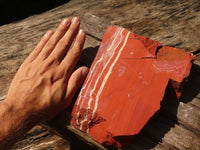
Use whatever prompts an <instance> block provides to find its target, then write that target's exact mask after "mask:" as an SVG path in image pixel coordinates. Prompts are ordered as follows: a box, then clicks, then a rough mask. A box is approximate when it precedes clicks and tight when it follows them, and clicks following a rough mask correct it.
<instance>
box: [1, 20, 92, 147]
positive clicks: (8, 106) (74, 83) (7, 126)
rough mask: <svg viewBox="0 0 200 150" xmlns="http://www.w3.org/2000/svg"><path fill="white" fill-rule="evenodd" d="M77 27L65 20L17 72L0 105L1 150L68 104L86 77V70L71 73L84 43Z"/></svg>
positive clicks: (76, 23)
mask: <svg viewBox="0 0 200 150" xmlns="http://www.w3.org/2000/svg"><path fill="white" fill-rule="evenodd" d="M79 25H80V20H79V19H78V18H73V19H72V21H70V20H69V19H64V20H63V21H62V23H61V24H60V25H59V27H58V29H57V30H56V32H55V33H54V32H53V31H48V32H47V33H46V34H45V35H44V37H43V38H42V40H41V41H40V42H39V44H38V45H37V46H36V48H35V49H34V50H33V51H32V53H31V54H30V55H29V56H28V58H27V59H26V60H25V61H24V63H23V64H22V65H21V67H20V68H19V70H18V72H17V73H16V75H15V77H14V79H13V81H12V83H11V86H10V89H9V91H8V94H7V98H6V99H5V100H4V101H3V102H2V104H1V105H0V122H1V123H0V150H1V149H2V150H5V149H9V148H10V146H11V145H13V144H14V143H15V142H16V141H17V140H18V139H19V138H20V137H22V136H23V135H24V134H25V133H26V132H27V131H28V130H29V129H31V128H32V127H33V126H34V125H36V124H37V123H39V122H41V121H45V120H49V119H51V118H53V117H54V116H55V115H56V114H57V113H59V112H60V111H62V110H64V109H65V108H66V107H67V106H69V104H70V103H71V100H72V97H73V96H74V94H75V92H76V90H77V89H78V87H79V86H80V85H81V84H82V82H83V80H84V78H85V76H86V75H87V73H88V68H87V67H81V68H79V69H77V70H76V71H75V72H73V73H72V71H73V68H74V66H75V65H76V63H77V61H78V59H79V57H80V55H81V51H82V48H83V44H84V41H85V32H84V31H83V30H79ZM74 39H75V42H74V44H73V46H72V48H71V49H70V50H69V48H70V46H71V44H72V42H73V40H74ZM66 53H67V55H66Z"/></svg>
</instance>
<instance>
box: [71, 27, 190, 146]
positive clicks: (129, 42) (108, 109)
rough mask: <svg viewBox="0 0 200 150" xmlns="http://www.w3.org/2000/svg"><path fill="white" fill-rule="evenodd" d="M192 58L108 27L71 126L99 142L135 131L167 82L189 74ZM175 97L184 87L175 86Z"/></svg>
mask: <svg viewBox="0 0 200 150" xmlns="http://www.w3.org/2000/svg"><path fill="white" fill-rule="evenodd" d="M192 60H193V56H191V55H190V53H188V52H185V51H183V50H180V49H176V48H172V47H165V46H161V44H160V43H159V42H157V41H153V40H151V39H148V38H146V37H141V36H139V35H135V34H132V33H130V32H129V31H128V30H126V29H123V28H119V27H113V26H109V27H108V29H107V31H106V33H105V35H104V38H103V41H102V43H101V45H100V48H99V50H98V53H97V56H96V58H95V60H94V62H93V64H92V66H91V69H90V72H89V74H88V76H87V78H86V80H85V82H84V85H83V87H82V89H81V92H80V94H79V96H78V99H77V100H76V103H75V105H74V108H73V111H72V120H71V124H72V125H73V126H75V127H76V128H77V129H80V130H82V131H84V132H86V133H88V134H89V135H90V136H92V137H93V138H94V139H95V140H96V141H98V142H99V143H101V144H107V145H114V146H116V147H121V146H122V145H123V144H124V143H121V142H119V141H117V140H116V137H120V136H121V137H123V136H124V137H125V136H129V135H135V134H138V133H139V132H140V130H141V129H142V128H143V127H144V125H145V124H146V123H147V122H148V120H149V119H150V118H151V117H152V116H153V114H154V113H155V112H157V111H158V110H159V108H160V102H161V101H162V99H163V96H164V93H165V89H166V87H167V85H168V82H169V80H170V79H171V80H173V81H174V82H173V83H174V84H173V85H174V86H177V87H179V85H180V83H181V82H182V81H183V80H184V79H185V78H186V77H188V75H189V73H190V69H191V65H192V63H191V61H192ZM176 94H177V97H179V96H180V91H179V90H176Z"/></svg>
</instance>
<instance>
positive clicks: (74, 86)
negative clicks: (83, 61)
mask: <svg viewBox="0 0 200 150" xmlns="http://www.w3.org/2000/svg"><path fill="white" fill-rule="evenodd" d="M88 72H89V69H88V68H87V67H80V68H78V69H77V70H76V71H75V72H73V73H72V75H71V77H70V78H69V81H68V86H67V92H66V96H65V104H66V105H65V106H66V107H68V106H69V105H70V104H71V101H72V98H73V97H74V95H75V93H76V91H77V90H78V88H79V87H80V86H81V84H82V83H83V81H84V79H85V77H86V75H87V74H88Z"/></svg>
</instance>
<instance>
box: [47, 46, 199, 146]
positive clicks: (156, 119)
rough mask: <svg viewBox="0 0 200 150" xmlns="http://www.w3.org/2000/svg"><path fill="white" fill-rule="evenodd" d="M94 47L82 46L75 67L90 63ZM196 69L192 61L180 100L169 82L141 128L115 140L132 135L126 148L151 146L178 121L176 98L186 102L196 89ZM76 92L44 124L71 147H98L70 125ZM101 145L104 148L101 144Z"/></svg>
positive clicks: (95, 51) (178, 102) (159, 140)
mask: <svg viewBox="0 0 200 150" xmlns="http://www.w3.org/2000/svg"><path fill="white" fill-rule="evenodd" d="M98 47H99V46H96V47H89V48H86V49H84V51H83V54H82V56H81V59H80V61H79V62H78V65H77V67H80V66H83V65H84V66H88V67H90V66H91V64H92V62H93V60H94V58H95V56H96V53H97V50H98ZM199 73H200V68H199V66H197V65H195V64H193V66H192V70H191V74H190V77H189V79H188V83H187V85H186V87H185V90H184V92H183V95H182V97H181V98H180V100H177V98H176V94H175V92H174V90H173V87H172V84H171V82H169V84H168V86H167V88H166V91H165V96H164V98H163V101H162V102H161V108H160V110H159V111H158V112H157V113H156V114H155V115H154V116H153V117H152V118H151V119H150V120H149V121H148V123H147V124H146V125H145V127H144V128H143V129H142V131H141V132H140V133H139V134H138V135H133V136H121V137H115V139H116V140H119V141H120V140H123V141H128V140H127V139H132V140H131V141H132V142H131V145H132V146H131V147H130V148H127V150H131V149H139V150H146V149H152V148H154V147H155V146H156V145H157V144H159V143H160V142H162V138H163V137H164V136H165V134H166V133H167V132H169V131H170V129H171V128H173V127H175V125H176V124H179V122H178V118H177V111H178V106H179V104H180V102H184V103H188V102H190V101H192V99H193V98H194V97H195V96H196V95H197V94H198V93H199V92H200V84H199V82H197V79H198V75H199ZM78 93H79V91H77V93H76V96H75V97H74V101H73V102H72V105H71V107H70V108H68V110H67V111H65V112H63V113H61V114H60V115H58V116H57V117H56V118H55V119H53V120H51V121H49V122H48V123H47V124H48V125H50V127H51V128H50V130H51V131H52V128H53V132H56V133H57V134H59V135H60V136H62V137H63V138H64V139H67V140H69V141H70V142H71V148H72V149H80V150H81V149H83V150H84V149H87V150H88V149H101V148H100V147H99V145H98V143H95V141H93V140H92V139H91V137H89V136H88V135H86V134H85V133H83V132H81V131H79V130H77V129H75V128H74V127H73V126H71V125H70V119H71V116H70V114H71V111H72V108H73V105H74V103H75V100H76V98H77V96H78ZM47 127H48V126H47ZM54 129H55V130H54ZM93 142H94V143H93ZM128 144H130V143H127V145H128ZM125 146H126V145H125ZM102 149H104V147H103V148H102ZM107 149H113V147H107Z"/></svg>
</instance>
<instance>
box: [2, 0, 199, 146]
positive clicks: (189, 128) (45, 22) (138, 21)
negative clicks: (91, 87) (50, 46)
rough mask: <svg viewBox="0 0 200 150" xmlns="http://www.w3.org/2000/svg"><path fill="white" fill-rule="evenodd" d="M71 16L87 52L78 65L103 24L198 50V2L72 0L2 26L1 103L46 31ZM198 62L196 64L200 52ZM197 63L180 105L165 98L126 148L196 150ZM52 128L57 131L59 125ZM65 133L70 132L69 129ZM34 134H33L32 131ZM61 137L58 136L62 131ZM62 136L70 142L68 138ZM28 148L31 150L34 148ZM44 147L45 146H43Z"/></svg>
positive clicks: (94, 46)
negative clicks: (76, 20)
mask: <svg viewBox="0 0 200 150" xmlns="http://www.w3.org/2000/svg"><path fill="white" fill-rule="evenodd" d="M72 16H80V17H81V19H82V21H83V24H82V26H81V27H82V28H83V29H85V30H86V32H87V34H88V35H87V40H86V44H85V48H86V51H87V52H86V51H85V52H84V53H83V54H84V57H82V60H81V61H80V62H79V65H81V64H84V65H88V66H89V65H90V63H91V61H92V60H93V58H94V55H95V52H96V50H97V49H98V45H99V44H100V40H101V38H102V37H103V34H104V30H105V29H106V26H107V24H115V25H120V26H123V27H125V28H127V29H129V30H131V31H132V32H134V33H136V34H140V35H142V36H147V37H150V38H152V39H153V40H158V41H160V42H161V43H162V44H163V45H168V46H175V47H177V48H184V49H186V50H188V51H190V52H193V51H196V50H197V49H199V48H200V42H199V39H200V30H199V28H200V21H199V20H200V3H199V1H198V0H175V1H169V0H163V1H160V0H152V1H148V0H135V1H131V0H123V1H114V0H103V1H92V0H87V1H81V0H73V1H70V2H68V3H66V4H64V5H62V6H60V7H57V8H55V9H52V10H49V11H47V12H44V13H42V14H39V15H35V16H31V17H29V18H27V19H24V20H22V21H19V22H16V23H10V24H8V25H3V26H1V27H0V35H1V36H0V43H1V44H0V69H1V72H0V97H1V99H4V98H5V95H6V93H7V90H8V87H9V84H10V82H11V79H12V78H13V76H14V74H15V73H16V71H17V69H18V67H19V66H20V64H21V63H22V62H23V61H24V59H25V58H26V57H27V55H28V54H29V53H30V52H31V51H32V50H33V48H34V47H35V45H36V43H38V41H39V40H40V38H41V36H42V35H43V34H44V33H45V31H47V30H48V29H55V28H56V27H57V25H58V23H59V22H60V21H61V19H62V18H64V17H69V18H71V17H72ZM102 22H103V23H102ZM90 53H92V55H91V54H90ZM88 59H89V61H88ZM196 59H197V60H200V56H199V54H198V53H197V54H196ZM87 61H88V62H87ZM195 64H196V65H194V66H193V69H192V74H191V79H190V80H189V83H188V87H186V90H185V92H184V93H185V94H184V96H183V98H182V99H180V101H181V102H179V101H177V100H175V99H170V98H169V99H165V102H163V103H164V104H163V106H162V107H161V111H159V112H158V115H155V116H154V117H153V119H152V121H150V122H149V123H148V124H147V126H146V127H145V128H144V130H142V132H141V133H140V134H139V135H137V136H135V138H134V140H133V145H132V147H131V148H130V149H156V150H157V149H199V147H200V146H199V139H200V133H199V131H200V130H199V126H200V125H199V118H200V114H199V112H200V111H199V110H200V108H199V102H200V94H199V92H200V83H199V76H200V69H199V68H200V67H199V66H200V65H199V62H198V61H195ZM157 116H159V117H157ZM160 122H161V123H160ZM61 124H62V123H61ZM54 128H56V130H59V126H57V127H56V126H54ZM60 130H61V129H60ZM40 131H41V133H42V132H43V130H40ZM68 131H69V133H74V131H72V130H71V131H72V132H71V131H70V130H68ZM45 132H46V131H44V133H45ZM32 133H33V136H34V134H35V133H34V132H32ZM60 133H61V134H62V131H60ZM71 136H75V135H74V134H72V135H71ZM31 137H32V136H30V137H27V138H25V139H24V141H26V142H27V141H29V140H31ZM47 137H48V136H47ZM47 137H42V138H41V139H40V140H41V143H43V142H44V141H45V139H46V141H48V140H49V139H48V138H47ZM63 137H64V138H66V139H69V136H68V135H66V134H65V135H63ZM58 138H59V137H57V138H55V140H54V141H56V140H58ZM42 139H43V140H44V141H43V140H42ZM40 140H38V141H37V142H39V141H40ZM51 140H52V139H51ZM22 141H23V140H22ZM52 141H53V140H52ZM58 141H59V140H58ZM37 142H36V143H37ZM44 143H45V142H44ZM29 144H30V143H28V142H27V143H25V142H24V144H18V145H17V146H16V149H17V148H18V149H20V148H25V147H27V148H28V147H29V146H31V145H29ZM66 145H67V144H66ZM32 146H33V147H32V148H34V145H32ZM43 146H44V147H45V144H44V145H43ZM47 147H48V146H47ZM52 147H53V146H52ZM29 148H30V147H29Z"/></svg>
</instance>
